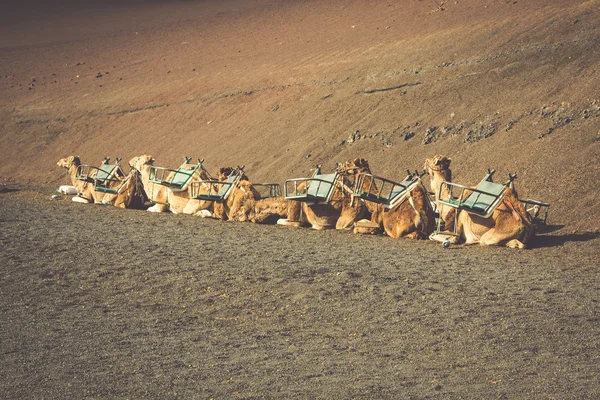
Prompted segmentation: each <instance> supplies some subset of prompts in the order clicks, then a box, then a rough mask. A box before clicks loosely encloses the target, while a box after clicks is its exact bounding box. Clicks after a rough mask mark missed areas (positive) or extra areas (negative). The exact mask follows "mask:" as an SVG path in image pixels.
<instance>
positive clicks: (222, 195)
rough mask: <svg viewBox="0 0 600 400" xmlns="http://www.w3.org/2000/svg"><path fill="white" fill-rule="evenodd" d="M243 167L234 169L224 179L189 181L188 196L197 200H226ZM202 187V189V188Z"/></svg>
mask: <svg viewBox="0 0 600 400" xmlns="http://www.w3.org/2000/svg"><path fill="white" fill-rule="evenodd" d="M243 175H244V167H237V168H236V169H234V170H233V171H232V172H231V174H229V177H228V178H227V180H225V181H218V180H206V181H204V180H202V181H194V182H192V183H191V186H190V187H191V193H190V198H192V199H198V200H212V201H221V200H227V198H228V197H229V195H230V194H231V192H232V191H233V188H235V187H236V186H237V185H238V184H239V182H240V181H241V180H242V176H243ZM203 188H204V190H203Z"/></svg>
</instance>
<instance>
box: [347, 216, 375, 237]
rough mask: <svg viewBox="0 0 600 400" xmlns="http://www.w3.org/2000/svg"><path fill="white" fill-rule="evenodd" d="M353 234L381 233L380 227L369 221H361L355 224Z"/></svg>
mask: <svg viewBox="0 0 600 400" xmlns="http://www.w3.org/2000/svg"><path fill="white" fill-rule="evenodd" d="M353 232H354V233H355V234H361V235H375V234H376V233H377V232H379V225H378V224H376V223H374V222H371V221H370V220H368V219H361V220H360V221H358V222H355V223H354V230H353Z"/></svg>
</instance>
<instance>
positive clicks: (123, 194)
mask: <svg viewBox="0 0 600 400" xmlns="http://www.w3.org/2000/svg"><path fill="white" fill-rule="evenodd" d="M146 200H147V198H146V193H145V192H144V188H143V185H142V177H141V175H140V173H139V171H137V170H135V169H133V168H132V169H131V171H129V174H127V176H126V177H125V180H124V181H123V183H122V184H121V187H120V188H119V189H118V192H117V194H116V195H115V196H114V198H113V199H112V204H113V205H114V206H115V207H120V208H134V209H143V208H144V203H145V202H146Z"/></svg>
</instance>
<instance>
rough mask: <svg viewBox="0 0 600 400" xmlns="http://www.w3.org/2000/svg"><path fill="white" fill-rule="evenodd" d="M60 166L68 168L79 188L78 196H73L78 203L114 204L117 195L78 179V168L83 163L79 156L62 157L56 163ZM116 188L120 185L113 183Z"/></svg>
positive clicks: (74, 183)
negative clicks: (97, 188) (98, 189)
mask: <svg viewBox="0 0 600 400" xmlns="http://www.w3.org/2000/svg"><path fill="white" fill-rule="evenodd" d="M56 165H58V166H59V167H62V168H65V169H67V174H68V175H69V177H70V178H71V183H72V184H73V186H74V187H75V189H76V190H77V196H75V197H73V201H75V202H78V203H95V204H113V203H114V202H115V199H116V197H117V195H115V194H111V193H104V192H98V191H96V190H95V188H94V184H92V183H91V182H87V181H84V180H80V179H77V178H76V176H77V169H78V168H79V166H80V165H81V160H80V159H79V156H69V157H65V158H61V159H60V160H58V162H57V163H56ZM112 185H113V186H114V187H115V189H116V188H117V187H118V186H119V185H120V183H119V184H117V183H115V184H112Z"/></svg>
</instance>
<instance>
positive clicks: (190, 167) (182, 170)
mask: <svg viewBox="0 0 600 400" xmlns="http://www.w3.org/2000/svg"><path fill="white" fill-rule="evenodd" d="M189 162H190V158H189V157H186V158H185V165H184V166H182V167H179V168H177V169H170V168H162V167H154V166H152V167H150V171H149V177H148V179H149V181H150V182H152V183H158V184H160V185H163V186H166V187H168V188H169V189H171V190H173V191H182V190H186V189H187V186H188V183H189V182H190V181H191V179H192V177H193V176H194V174H195V173H196V171H198V170H199V169H201V168H202V163H203V162H204V160H198V162H197V163H196V164H189Z"/></svg>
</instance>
